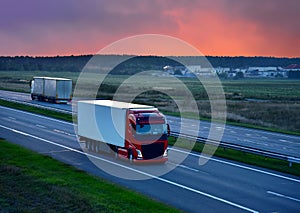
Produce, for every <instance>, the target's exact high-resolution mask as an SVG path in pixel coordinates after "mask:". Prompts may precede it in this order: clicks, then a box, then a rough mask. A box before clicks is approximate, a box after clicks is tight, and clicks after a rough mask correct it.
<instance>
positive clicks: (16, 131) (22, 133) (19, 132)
mask: <svg viewBox="0 0 300 213" xmlns="http://www.w3.org/2000/svg"><path fill="white" fill-rule="evenodd" d="M0 126H1V127H3V126H2V125H0ZM10 130H11V131H13V132H15V133H18V134H21V135H25V136H29V134H27V133H25V132H21V131H19V130H16V129H10Z"/></svg>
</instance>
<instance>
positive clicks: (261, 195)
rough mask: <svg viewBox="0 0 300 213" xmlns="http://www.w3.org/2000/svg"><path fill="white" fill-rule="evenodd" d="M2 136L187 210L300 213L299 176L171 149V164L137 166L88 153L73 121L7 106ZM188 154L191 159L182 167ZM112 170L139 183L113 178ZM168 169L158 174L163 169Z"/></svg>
mask: <svg viewBox="0 0 300 213" xmlns="http://www.w3.org/2000/svg"><path fill="white" fill-rule="evenodd" d="M0 137H1V138H5V139H7V140H8V141H11V142H13V143H16V144H20V145H22V146H24V147H27V148H29V149H31V150H34V151H36V152H39V153H42V154H45V155H49V156H51V157H53V158H55V159H58V160H60V161H62V162H65V163H68V164H70V165H73V166H75V167H77V168H79V169H82V170H85V171H87V172H89V173H91V174H94V175H97V176H99V177H101V178H105V179H108V180H110V181H112V182H115V183H117V184H120V185H122V186H125V187H128V188H130V189H132V190H135V191H138V192H141V193H143V194H145V195H148V196H150V197H152V198H154V199H156V200H160V201H162V202H164V203H167V204H170V205H172V206H175V207H177V208H179V209H182V210H183V211H186V212H299V211H300V179H299V177H295V176H291V175H287V174H283V173H279V172H274V171H271V170H266V169H262V168H258V167H253V166H248V165H245V164H241V163H236V162H232V161H227V160H223V159H219V158H212V159H210V160H209V161H208V162H207V163H206V164H205V165H203V166H200V165H199V164H198V160H199V155H198V154H197V153H185V151H184V150H181V149H178V148H172V149H171V150H170V152H169V161H168V162H167V163H166V164H163V165H135V164H134V165H131V164H129V163H128V162H124V161H121V160H117V159H115V158H114V156H112V155H108V154H93V153H85V152H83V151H82V149H81V147H80V144H79V143H78V142H77V138H76V135H75V132H74V126H73V124H72V123H69V122H64V121H60V120H56V119H52V118H48V117H45V116H41V115H36V114H32V113H28V112H23V111H20V110H15V109H10V108H6V107H2V106H0ZM0 146H1V144H0ZM184 154H186V155H187V157H186V159H185V160H184V161H183V162H182V163H180V164H179V165H177V164H178V161H177V159H178V157H180V156H181V155H184ZM91 160H92V161H93V162H94V163H95V164H97V165H98V166H99V165H101V168H99V167H97V166H96V165H95V164H94V163H92V161H91ZM107 168H109V169H112V170H116V171H120V172H121V173H122V174H127V175H128V176H130V177H132V178H133V180H129V179H126V178H121V177H118V176H116V175H112V174H110V173H109V172H107V170H106V169H107ZM104 170H105V171H104ZM167 170H169V172H168V173H166V174H162V175H159V176H158V175H157V171H167ZM134 177H136V178H138V177H141V178H144V179H142V180H134ZM133 209H134V207H133Z"/></svg>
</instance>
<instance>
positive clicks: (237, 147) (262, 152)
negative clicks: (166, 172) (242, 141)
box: [170, 131, 300, 167]
mask: <svg viewBox="0 0 300 213" xmlns="http://www.w3.org/2000/svg"><path fill="white" fill-rule="evenodd" d="M170 135H171V136H173V137H177V138H178V137H180V138H183V139H188V140H194V141H197V142H200V143H209V144H212V145H216V146H220V147H222V148H225V149H226V148H229V149H234V150H239V151H242V152H247V153H252V154H257V155H261V156H265V157H270V158H275V159H279V160H284V161H287V162H288V163H289V166H290V167H291V166H292V165H293V163H298V164H300V158H297V157H293V156H288V155H284V154H280V153H275V152H269V151H265V150H261V149H254V148H252V147H247V146H243V145H237V144H233V143H229V142H224V141H220V142H218V141H214V140H211V139H207V138H204V137H196V136H191V135H186V134H179V133H177V132H172V131H171V132H170Z"/></svg>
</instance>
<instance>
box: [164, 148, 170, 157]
mask: <svg viewBox="0 0 300 213" xmlns="http://www.w3.org/2000/svg"><path fill="white" fill-rule="evenodd" d="M168 151H169V150H168V149H166V150H165V152H164V154H163V157H168Z"/></svg>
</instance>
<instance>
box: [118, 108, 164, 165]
mask: <svg viewBox="0 0 300 213" xmlns="http://www.w3.org/2000/svg"><path fill="white" fill-rule="evenodd" d="M127 118H128V119H127V121H126V125H127V128H126V129H127V131H126V141H125V147H126V148H127V149H122V148H119V149H118V150H117V154H118V156H121V157H124V158H128V159H129V160H130V161H134V162H166V161H167V160H168V150H167V148H168V126H167V123H166V118H165V116H164V115H163V114H162V113H160V112H159V111H158V110H156V109H151V110H146V109H144V110H140V109H129V110H128V111H127Z"/></svg>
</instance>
